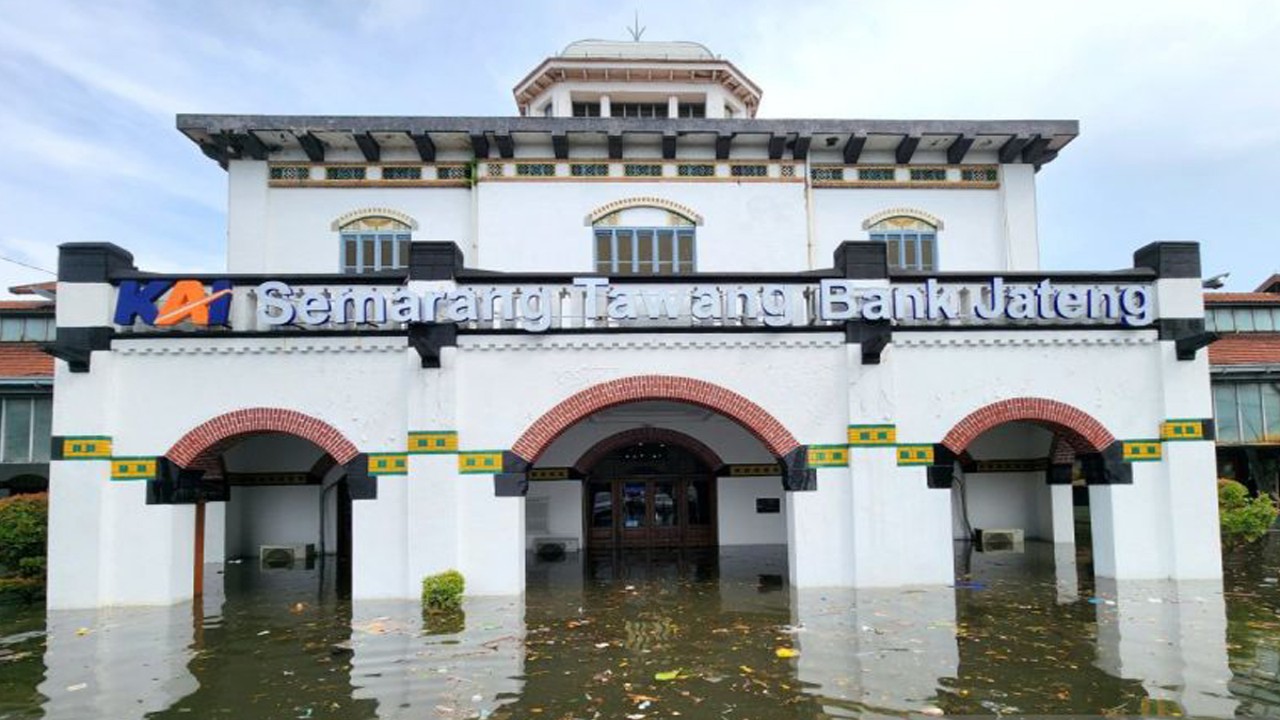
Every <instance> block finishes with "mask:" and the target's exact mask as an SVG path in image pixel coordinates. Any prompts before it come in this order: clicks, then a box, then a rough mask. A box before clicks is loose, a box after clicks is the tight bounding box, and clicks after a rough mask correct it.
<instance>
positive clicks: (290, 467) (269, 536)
mask: <svg viewBox="0 0 1280 720" xmlns="http://www.w3.org/2000/svg"><path fill="white" fill-rule="evenodd" d="M358 457H362V456H359V453H358V451H357V449H356V447H355V445H354V444H352V443H351V442H350V441H349V440H347V439H346V438H345V437H344V436H343V435H342V433H341V432H339V431H338V430H336V429H335V428H333V427H332V426H330V425H329V424H327V423H325V422H323V421H321V420H319V419H317V418H314V417H311V416H308V415H305V414H303V413H299V412H296V411H293V410H286V409H281V408H249V409H244V410H237V411H234V412H230V413H226V414H224V415H220V416H218V417H215V418H212V419H210V420H208V421H206V422H204V423H201V424H200V425H198V426H196V427H195V428H193V429H191V430H190V431H188V432H187V433H186V434H184V435H183V436H182V438H180V439H179V440H178V441H177V442H176V443H174V445H173V446H172V447H171V448H170V449H169V451H168V452H167V453H165V456H164V458H162V462H161V463H158V469H159V470H160V472H159V475H160V477H159V478H158V480H157V481H156V482H155V483H154V487H153V488H152V489H151V492H150V495H151V497H150V498H149V501H151V502H159V503H164V504H192V505H194V506H195V520H196V521H195V551H194V556H193V558H192V564H193V593H194V594H195V595H196V596H200V595H202V594H204V591H205V572H204V569H205V565H206V563H224V562H225V563H232V564H236V565H239V566H241V568H242V569H253V570H258V571H262V572H263V573H264V575H263V577H266V575H265V573H267V572H272V571H284V570H295V569H299V570H307V571H315V574H316V576H317V578H318V580H319V583H320V585H321V587H322V588H323V587H327V586H329V582H330V581H332V587H334V588H335V589H336V590H337V591H338V592H339V594H346V593H347V592H349V590H350V586H351V544H352V539H351V492H350V488H349V486H348V483H347V470H348V468H347V463H351V462H355V461H356V459H357V458H358ZM161 468H163V469H161ZM329 563H332V565H333V571H332V572H328V573H326V567H327V566H328V564H329ZM278 579H280V580H282V581H283V582H284V583H285V584H287V585H289V586H291V587H296V586H298V585H299V584H300V583H302V582H303V581H302V580H300V579H299V578H298V577H296V576H284V575H281V576H279V578H278Z"/></svg>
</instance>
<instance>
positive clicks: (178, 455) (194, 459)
mask: <svg viewBox="0 0 1280 720" xmlns="http://www.w3.org/2000/svg"><path fill="white" fill-rule="evenodd" d="M263 433H286V434H289V435H293V436H296V437H300V438H302V439H303V440H308V441H310V442H312V443H314V444H315V445H316V446H317V447H319V448H320V449H321V450H323V451H324V452H326V453H328V454H329V455H330V456H332V457H333V459H334V461H335V462H337V463H346V462H348V461H350V460H351V459H352V458H354V457H355V456H356V455H357V454H359V452H360V451H359V450H358V449H356V446H355V445H354V444H352V442H351V441H350V440H348V439H347V438H346V437H345V436H344V435H343V434H342V433H341V432H339V431H338V430H337V429H335V428H334V427H333V426H332V425H330V424H328V423H326V422H324V421H323V420H319V419H317V418H314V417H311V416H310V415H306V414H303V413H300V412H297V411H296V410H285V409H283V408H269V407H258V408H246V409H243V410H235V411H232V412H229V413H225V414H223V415H219V416H217V417H215V418H213V419H211V420H206V421H205V422H203V423H201V424H199V425H197V426H196V427H194V428H192V429H191V430H190V431H188V432H187V434H185V435H183V436H182V437H181V438H180V439H179V440H178V442H176V443H174V444H173V447H171V448H169V451H168V452H166V453H165V457H167V458H169V459H170V460H172V461H173V462H175V463H177V464H178V465H181V466H182V467H188V468H201V469H204V470H216V469H217V460H218V456H220V455H221V454H222V453H223V452H224V451H226V450H227V448H229V447H231V446H232V445H234V444H235V443H236V442H237V441H239V440H243V439H244V438H246V437H249V436H251V435H261V434H263Z"/></svg>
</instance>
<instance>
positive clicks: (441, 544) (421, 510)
mask: <svg viewBox="0 0 1280 720" xmlns="http://www.w3.org/2000/svg"><path fill="white" fill-rule="evenodd" d="M464 482H467V478H465V477H461V476H459V475H458V456H457V455H410V456H409V488H408V500H409V517H410V518H411V519H412V520H411V522H410V523H409V537H408V543H409V550H408V566H407V572H408V576H407V577H406V579H405V582H406V583H407V584H408V586H409V588H410V591H411V592H412V591H413V589H414V588H417V587H419V586H420V585H421V583H422V578H424V577H426V576H428V575H434V574H436V573H440V572H444V571H445V570H454V569H457V567H458V537H459V536H458V520H459V518H458V515H459V514H460V511H459V510H458V492H459V485H460V484H461V483H464ZM467 579H468V580H470V578H467ZM468 590H470V588H469V587H468Z"/></svg>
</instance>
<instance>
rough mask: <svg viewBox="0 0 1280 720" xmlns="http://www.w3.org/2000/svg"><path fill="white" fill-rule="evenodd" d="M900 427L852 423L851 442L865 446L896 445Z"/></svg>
mask: <svg viewBox="0 0 1280 720" xmlns="http://www.w3.org/2000/svg"><path fill="white" fill-rule="evenodd" d="M897 442H898V429H897V428H896V427H895V426H893V425H850V426H849V444H850V445H858V446H863V447H876V446H886V445H896V444H897Z"/></svg>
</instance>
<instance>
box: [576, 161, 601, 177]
mask: <svg viewBox="0 0 1280 720" xmlns="http://www.w3.org/2000/svg"><path fill="white" fill-rule="evenodd" d="M569 174H570V175H573V176H574V177H608V176H609V164H608V163H571V164H570V165H569Z"/></svg>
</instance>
